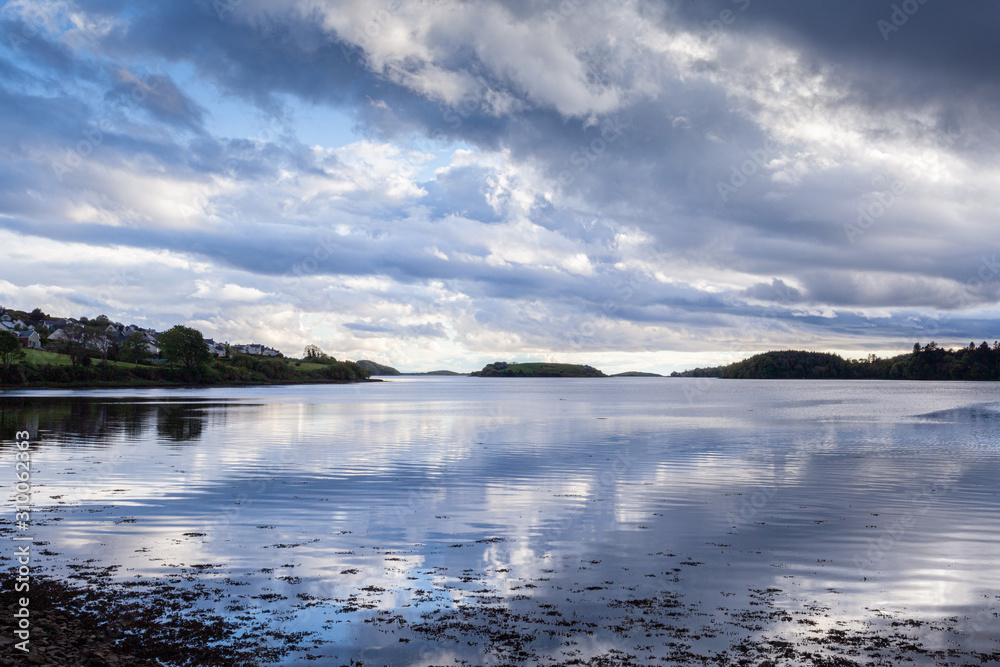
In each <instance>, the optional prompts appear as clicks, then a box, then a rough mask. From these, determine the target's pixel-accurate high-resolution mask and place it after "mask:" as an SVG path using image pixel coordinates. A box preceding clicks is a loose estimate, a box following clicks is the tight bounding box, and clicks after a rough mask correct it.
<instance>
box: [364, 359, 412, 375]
mask: <svg viewBox="0 0 1000 667" xmlns="http://www.w3.org/2000/svg"><path fill="white" fill-rule="evenodd" d="M354 363H356V364H357V365H358V366H361V367H362V368H366V369H368V371H369V372H371V374H372V375H402V373H400V372H399V371H397V370H396V369H395V368H393V367H392V366H386V365H384V364H380V363H378V362H375V361H370V360H368V359H362V360H360V361H356V362H354Z"/></svg>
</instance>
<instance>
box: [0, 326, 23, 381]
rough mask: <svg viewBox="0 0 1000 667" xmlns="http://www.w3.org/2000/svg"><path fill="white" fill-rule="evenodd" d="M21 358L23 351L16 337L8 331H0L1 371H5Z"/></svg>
mask: <svg viewBox="0 0 1000 667" xmlns="http://www.w3.org/2000/svg"><path fill="white" fill-rule="evenodd" d="M23 358H24V350H23V349H22V348H21V343H20V341H18V340H17V336H15V335H14V334H12V333H10V332H9V331H0V364H3V369H4V370H5V371H6V370H7V369H8V368H10V365H11V364H12V363H14V362H15V361H17V360H18V359H23Z"/></svg>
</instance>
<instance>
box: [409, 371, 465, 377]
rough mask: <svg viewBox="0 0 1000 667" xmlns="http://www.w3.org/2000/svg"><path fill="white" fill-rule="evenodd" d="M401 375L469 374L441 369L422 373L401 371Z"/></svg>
mask: <svg viewBox="0 0 1000 667" xmlns="http://www.w3.org/2000/svg"><path fill="white" fill-rule="evenodd" d="M401 375H449V376H451V375H468V373H459V372H457V371H447V370H440V371H423V372H421V373H401Z"/></svg>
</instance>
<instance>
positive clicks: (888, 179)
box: [0, 0, 1000, 370]
mask: <svg viewBox="0 0 1000 667" xmlns="http://www.w3.org/2000/svg"><path fill="white" fill-rule="evenodd" d="M998 11H1000V10H998V9H997V8H996V7H995V6H994V5H993V4H992V3H987V2H969V3H963V4H962V6H961V7H955V6H950V5H948V6H946V5H940V4H935V3H926V4H923V5H920V6H919V10H918V11H917V12H915V13H913V15H912V16H909V18H908V19H907V20H906V22H905V23H904V24H901V25H899V26H894V27H895V28H898V30H897V29H886V28H885V26H884V25H882V24H880V21H884V20H889V21H890V23H891V21H892V19H891V16H890V14H891V8H886V7H880V6H876V5H872V4H871V3H863V2H848V3H840V4H838V5H837V6H836V7H828V6H826V5H816V4H814V3H809V4H804V3H797V2H792V1H791V0H788V1H785V0H782V1H781V2H776V3H768V4H767V6H763V5H760V4H759V3H750V2H733V1H729V0H706V1H704V2H697V3H691V2H686V1H685V2H681V1H679V0H677V1H672V2H655V3H654V2H636V3H625V4H622V3H612V2H594V1H590V2H586V3H582V2H572V1H571V2H563V3H559V4H557V5H552V6H547V5H546V6H541V5H537V4H536V3H531V2H516V3H500V2H492V1H487V0H477V1H475V2H451V1H448V2H439V3H430V4H428V3H395V2H393V3H385V4H382V5H379V4H375V5H373V4H371V3H365V2H361V1H360V0H344V1H343V2H337V3H332V4H331V3H326V2H316V1H315V0H285V1H283V2H277V3H276V2H263V0H244V1H243V2H241V3H233V4H232V5H226V4H224V3H214V4H213V3H208V2H200V3H172V2H166V1H162V0H154V1H153V2H148V3H143V4H142V5H135V4H132V3H128V2H123V1H121V0H116V1H115V2H107V3H100V4H97V5H85V4H77V3H74V2H72V1H70V0H60V1H59V2H45V3H34V4H33V5H29V4H28V3H22V2H13V3H8V4H7V5H5V6H4V8H3V9H2V11H0V21H3V22H4V23H3V27H4V29H5V32H6V33H7V34H10V35H14V36H15V37H17V39H13V40H8V43H7V44H6V45H5V46H4V47H2V48H0V73H2V74H3V76H2V77H0V109H2V111H0V116H2V118H3V121H4V126H5V128H7V129H8V131H7V132H5V133H4V134H3V135H2V136H0V175H2V176H3V178H2V179H0V230H3V231H0V233H2V234H3V236H4V238H5V239H7V241H8V242H7V243H5V245H4V251H3V255H2V259H3V261H4V263H5V266H7V267H9V268H10V269H11V272H10V274H9V275H8V277H7V278H6V279H7V280H8V281H9V282H7V283H4V284H3V285H0V288H2V290H3V292H2V295H3V298H4V299H5V302H6V305H12V306H17V307H34V306H36V305H37V306H41V307H43V308H44V309H46V310H49V311H52V310H59V311H66V314H91V315H93V314H97V312H94V311H99V312H104V311H108V314H109V315H112V316H114V314H115V313H118V315H117V316H118V317H121V318H126V319H128V318H138V317H142V318H145V320H144V321H147V322H153V323H158V324H160V325H167V326H168V325H170V324H174V323H176V322H177V321H180V320H183V321H187V322H191V323H199V324H200V325H201V326H203V327H204V328H205V329H206V332H210V333H211V334H212V335H214V336H215V337H216V338H222V339H236V338H238V337H241V336H245V337H253V338H256V339H261V336H260V335H255V333H254V332H255V331H259V330H260V328H261V327H262V326H264V327H266V329H267V331H268V334H267V335H268V336H269V338H267V339H266V340H261V342H266V343H270V344H274V345H277V346H278V347H282V349H284V347H283V346H292V347H291V348H290V349H287V350H285V351H286V352H290V353H295V352H298V351H299V348H300V346H301V345H303V344H305V343H306V342H309V341H311V340H315V341H319V342H321V343H322V345H323V347H324V349H329V350H330V351H331V352H333V353H334V354H337V355H338V356H344V355H347V356H351V355H353V354H357V355H358V356H359V357H360V356H368V357H372V358H378V359H380V360H383V361H393V362H395V361H396V360H397V359H398V360H400V362H403V363H406V364H414V365H417V366H435V367H436V366H438V365H439V364H437V363H435V359H437V358H447V359H452V360H464V362H463V363H468V365H469V366H470V367H474V366H475V364H477V363H479V362H480V361H482V360H483V359H486V360H490V358H489V357H491V356H493V355H498V356H506V357H507V358H512V357H513V356H516V355H518V354H523V355H532V354H534V355H539V354H547V353H551V352H559V351H561V352H563V353H565V354H567V355H575V354H581V355H582V354H588V353H590V354H608V355H613V354H619V355H621V354H629V353H632V352H635V351H642V352H643V353H644V354H648V355H651V356H650V357H649V358H650V359H655V360H656V361H655V362H654V363H655V364H657V365H658V366H657V367H658V368H660V369H661V370H669V369H671V368H672V367H674V366H673V362H672V361H671V359H689V358H690V356H687V357H684V356H681V355H691V354H705V355H711V354H717V355H719V356H720V358H721V357H722V356H725V355H728V354H731V353H733V351H734V350H739V349H747V350H751V349H752V350H758V349H761V348H762V347H764V346H775V347H778V346H804V345H816V346H822V347H824V348H827V349H834V348H839V349H846V348H852V349H858V348H862V347H874V348H878V347H879V346H882V347H884V348H886V349H890V348H899V347H903V348H905V347H907V345H906V344H905V343H906V341H907V340H910V339H915V338H921V339H923V338H929V337H931V335H933V337H935V338H937V339H939V342H940V340H943V339H945V338H946V337H948V336H953V337H954V338H955V339H956V341H962V342H965V341H964V339H966V338H969V337H974V338H977V339H978V338H981V337H987V338H988V337H990V336H991V335H994V334H990V333H989V330H990V324H989V322H990V319H991V318H992V317H994V316H995V312H994V311H995V310H996V300H997V298H998V296H1000V289H998V285H1000V266H998V265H997V263H996V261H995V257H994V252H995V248H994V246H995V244H992V243H991V242H990V241H989V239H990V238H991V232H992V227H993V217H994V215H995V211H996V210H997V207H998V204H1000V201H998V195H997V194H996V190H995V187H994V185H993V184H994V183H995V182H996V179H997V177H998V176H1000V165H998V161H997V158H996V156H997V154H998V153H997V147H998V145H1000V141H998V140H1000V133H998V131H997V130H996V128H995V123H994V122H993V119H994V118H995V117H996V114H997V112H998V111H1000V108H998V106H1000V95H998V94H997V93H998V90H1000V74H998V72H997V70H996V69H995V68H994V67H991V66H990V65H989V63H992V62H994V61H995V60H996V56H997V55H1000V54H997V52H996V51H997V48H998V47H997V45H996V40H995V39H994V36H993V35H992V33H990V31H989V30H988V29H987V28H986V27H985V26H988V25H991V21H992V22H994V23H995V19H996V18H997V12H998ZM304 110H309V113H308V115H309V116H310V117H314V118H323V117H324V116H323V114H324V113H328V114H329V119H330V127H328V128H324V127H322V123H319V124H318V125H319V127H315V125H317V124H316V123H313V126H311V127H310V128H309V129H308V132H307V131H306V128H304V127H303V126H300V125H299V124H298V122H297V120H296V119H297V118H299V117H300V116H303V115H304ZM345 119H347V120H345ZM306 134H308V138H307V137H306ZM122 249H127V250H125V251H124V254H125V255H127V256H130V257H142V258H145V259H144V261H147V262H148V263H149V266H150V267H151V268H150V270H149V271H148V272H142V276H141V279H140V280H138V281H136V282H133V283H127V284H125V285H119V286H117V287H116V289H115V290H113V291H111V290H108V289H107V284H108V281H109V280H111V279H110V278H108V277H107V276H106V273H107V269H108V267H111V266H117V263H116V262H108V261H107V260H106V259H102V258H107V257H110V256H117V253H122V252H123V250H122ZM32 253H45V256H46V257H47V260H46V261H45V262H44V263H39V259H38V257H36V256H34V255H33V254H32ZM42 267H44V269H42ZM39 271H41V272H42V275H44V276H45V278H44V280H40V279H37V277H36V276H38V275H39ZM156 281H162V282H161V283H160V284H161V285H167V286H169V287H168V288H167V289H166V290H164V289H162V287H161V288H151V285H152V284H153V282H156ZM150 289H153V290H155V291H156V292H157V293H156V295H155V297H154V298H151V297H149V296H145V297H144V296H142V295H143V294H144V291H149V290H150ZM78 310H83V311H88V312H79V313H78V312H77V311H78ZM910 344H912V342H911V343H910ZM671 354H674V355H676V356H673V357H672V356H671ZM433 355H437V356H433ZM621 358H625V357H621ZM397 363H398V362H397ZM623 363H624V362H623ZM677 363H678V364H680V363H682V362H677ZM622 370H624V369H622Z"/></svg>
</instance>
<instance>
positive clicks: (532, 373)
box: [471, 361, 607, 378]
mask: <svg viewBox="0 0 1000 667" xmlns="http://www.w3.org/2000/svg"><path fill="white" fill-rule="evenodd" d="M471 375H475V376H479V377H536V378H565V377H597V378H603V377H607V375H605V374H604V373H602V372H601V371H599V370H597V369H596V368H594V367H592V366H581V365H580V364H550V363H524V364H509V363H507V362H506V361H497V362H495V363H492V364H486V365H485V366H483V369H482V370H481V371H475V372H474V373H471Z"/></svg>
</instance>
